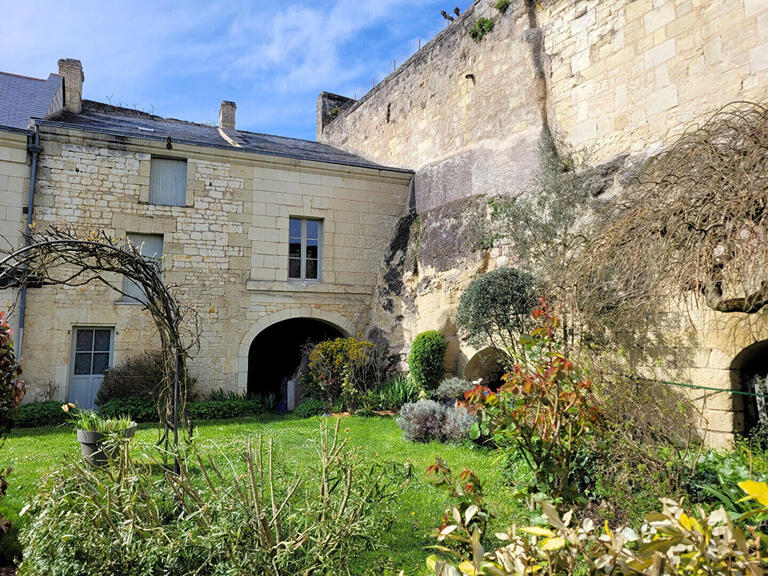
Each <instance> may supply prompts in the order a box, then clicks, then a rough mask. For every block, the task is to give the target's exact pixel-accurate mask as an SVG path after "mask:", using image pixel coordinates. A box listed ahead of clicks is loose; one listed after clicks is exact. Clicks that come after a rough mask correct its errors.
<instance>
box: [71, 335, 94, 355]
mask: <svg viewBox="0 0 768 576" xmlns="http://www.w3.org/2000/svg"><path fill="white" fill-rule="evenodd" d="M92 349H93V330H78V331H77V343H76V344H75V350H77V351H78V352H80V351H83V350H87V351H88V352H90V351H91V350H92Z"/></svg>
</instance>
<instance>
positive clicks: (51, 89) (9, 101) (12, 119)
mask: <svg viewBox="0 0 768 576" xmlns="http://www.w3.org/2000/svg"><path fill="white" fill-rule="evenodd" d="M62 80H63V78H62V77H61V76H59V75H58V74H49V75H48V79H46V80H43V79H42V78H30V77H28V76H19V75H16V74H9V73H7V72H0V126H10V127H11V128H19V129H22V130H26V129H27V128H28V127H29V120H30V118H43V117H45V115H46V114H47V113H48V110H49V109H50V107H51V102H52V101H53V99H54V97H55V96H56V92H57V91H58V90H59V87H60V86H61V83H62Z"/></svg>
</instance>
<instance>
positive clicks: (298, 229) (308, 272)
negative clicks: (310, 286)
mask: <svg viewBox="0 0 768 576" xmlns="http://www.w3.org/2000/svg"><path fill="white" fill-rule="evenodd" d="M322 227H323V223H322V222H321V221H320V220H307V219H306V218H291V219H290V222H289V240H288V242H289V244H288V278H289V279H292V280H319V279H320V252H321V241H320V240H321V233H322Z"/></svg>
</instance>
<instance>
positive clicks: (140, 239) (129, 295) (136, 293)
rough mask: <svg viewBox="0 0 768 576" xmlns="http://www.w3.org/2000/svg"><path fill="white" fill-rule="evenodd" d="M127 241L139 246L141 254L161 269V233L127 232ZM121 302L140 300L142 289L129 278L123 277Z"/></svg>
mask: <svg viewBox="0 0 768 576" xmlns="http://www.w3.org/2000/svg"><path fill="white" fill-rule="evenodd" d="M128 242H130V243H131V244H133V245H134V246H136V247H137V248H139V251H140V252H141V255H142V256H144V257H145V258H147V259H148V260H153V261H154V262H155V264H156V265H157V268H158V270H161V258H162V257H163V235H162V234H134V233H129V234H128ZM123 292H125V295H124V296H123V302H141V300H143V296H144V290H143V289H142V287H141V285H140V284H137V283H136V282H134V281H133V280H131V279H130V278H127V277H124V278H123Z"/></svg>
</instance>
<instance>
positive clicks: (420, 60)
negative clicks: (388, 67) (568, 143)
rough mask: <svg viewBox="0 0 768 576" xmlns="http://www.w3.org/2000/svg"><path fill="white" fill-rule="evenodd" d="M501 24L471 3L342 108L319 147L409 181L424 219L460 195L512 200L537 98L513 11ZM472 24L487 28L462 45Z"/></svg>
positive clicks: (520, 19)
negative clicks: (398, 172)
mask: <svg viewBox="0 0 768 576" xmlns="http://www.w3.org/2000/svg"><path fill="white" fill-rule="evenodd" d="M514 4H515V6H516V8H514V9H513V8H510V9H509V10H508V11H507V13H506V14H505V15H504V16H503V17H501V16H500V15H499V13H498V11H497V10H496V9H495V8H492V7H491V6H490V3H487V2H476V3H475V4H474V5H473V6H471V7H470V8H469V9H467V10H466V11H465V12H464V13H463V14H462V15H461V16H460V17H459V18H457V20H456V22H454V23H452V24H451V25H450V26H449V27H448V28H447V29H446V30H444V31H443V32H441V33H440V34H438V35H437V36H436V37H435V38H434V39H433V40H431V41H430V42H429V43H428V44H426V45H425V46H424V47H423V48H422V49H421V50H420V51H419V52H417V53H416V54H415V55H414V56H413V57H411V58H410V59H409V60H408V61H407V62H405V63H404V64H403V65H402V66H400V68H398V69H397V71H396V72H394V73H393V74H392V75H390V76H389V77H387V78H386V79H385V80H384V81H383V82H382V83H380V84H379V85H377V86H376V87H375V88H374V89H373V90H371V91H370V92H369V93H368V94H366V95H365V96H364V97H363V98H361V99H360V100H359V101H356V102H355V101H351V102H349V103H348V104H347V105H346V106H344V107H342V108H341V111H340V113H339V114H338V116H337V117H336V118H335V120H333V121H331V122H330V123H329V124H327V125H326V126H325V127H324V128H322V126H321V129H319V130H318V139H321V140H323V141H326V142H328V143H330V144H333V145H336V146H340V147H346V148H349V149H352V150H356V151H358V152H359V153H361V154H364V155H368V156H370V157H372V158H377V159H378V160H379V161H383V162H387V163H392V164H395V165H400V166H405V167H408V168H411V169H414V170H416V171H417V173H416V206H417V208H418V210H419V211H420V212H421V211H424V210H428V209H430V208H434V207H436V206H440V205H442V204H447V203H449V202H452V201H454V200H457V199H459V198H464V197H466V196H471V195H476V194H485V195H496V194H503V193H518V192H520V191H521V190H523V189H524V187H525V185H526V183H527V182H528V181H529V179H530V176H531V168H532V166H533V165H534V164H535V161H536V150H537V143H538V140H539V134H540V132H541V113H540V104H541V103H540V96H539V93H538V90H537V80H536V77H535V70H534V64H533V60H532V58H531V47H530V46H531V45H530V44H529V43H527V42H526V39H527V37H526V30H527V28H528V16H527V14H526V13H525V10H524V9H523V8H522V7H521V5H522V4H523V3H522V2H515V3H514ZM478 17H493V18H494V19H495V22H496V23H495V27H494V29H493V31H492V32H491V33H490V34H488V35H487V36H486V37H485V38H484V39H483V41H482V42H475V41H474V40H472V39H471V38H470V37H469V34H468V30H469V28H470V27H471V26H472V25H473V24H474V22H475V20H476V19H477V18H478Z"/></svg>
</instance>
